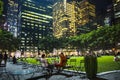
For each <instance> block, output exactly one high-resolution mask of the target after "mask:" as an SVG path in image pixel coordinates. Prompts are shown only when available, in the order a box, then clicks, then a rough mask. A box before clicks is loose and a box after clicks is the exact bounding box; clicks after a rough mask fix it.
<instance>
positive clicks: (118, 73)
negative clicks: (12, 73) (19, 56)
mask: <svg viewBox="0 0 120 80" xmlns="http://www.w3.org/2000/svg"><path fill="white" fill-rule="evenodd" d="M6 69H7V70H17V69H22V66H21V65H16V64H12V63H9V62H7V66H6ZM67 73H68V74H69V72H67ZM39 75H41V73H40V72H39V73H35V74H34V76H33V77H35V76H39ZM97 76H98V77H100V78H104V79H106V80H120V70H115V71H109V72H103V73H98V74H97ZM21 77H22V78H21V80H25V79H28V78H30V77H31V74H29V75H25V76H21ZM37 80H46V79H45V78H41V79H37ZM47 80H89V79H87V78H85V76H84V75H82V76H81V74H80V75H73V76H71V77H66V76H65V75H52V76H51V77H49V79H47Z"/></svg>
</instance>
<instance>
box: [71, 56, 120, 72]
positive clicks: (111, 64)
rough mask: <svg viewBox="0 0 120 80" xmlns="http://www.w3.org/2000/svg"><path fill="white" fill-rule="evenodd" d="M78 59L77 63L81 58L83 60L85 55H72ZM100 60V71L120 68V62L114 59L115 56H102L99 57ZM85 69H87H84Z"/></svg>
mask: <svg viewBox="0 0 120 80" xmlns="http://www.w3.org/2000/svg"><path fill="white" fill-rule="evenodd" d="M72 58H76V59H77V63H76V64H77V65H79V64H80V60H83V59H84V57H71V59H72ZM97 60H98V73H100V72H106V71H113V70H120V62H119V64H118V63H117V62H115V61H114V56H101V57H98V58H97ZM83 71H85V69H83Z"/></svg>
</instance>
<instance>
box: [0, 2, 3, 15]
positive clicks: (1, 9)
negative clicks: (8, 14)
mask: <svg viewBox="0 0 120 80" xmlns="http://www.w3.org/2000/svg"><path fill="white" fill-rule="evenodd" d="M2 12H3V1H1V0H0V16H1V15H2Z"/></svg>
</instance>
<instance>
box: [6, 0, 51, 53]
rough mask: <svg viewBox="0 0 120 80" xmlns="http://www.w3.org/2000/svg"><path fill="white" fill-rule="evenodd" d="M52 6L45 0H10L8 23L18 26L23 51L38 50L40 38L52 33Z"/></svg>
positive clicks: (18, 35) (17, 31)
mask: <svg viewBox="0 0 120 80" xmlns="http://www.w3.org/2000/svg"><path fill="white" fill-rule="evenodd" d="M10 4H11V5H10ZM51 6H52V3H50V2H49V1H45V0H9V9H8V25H9V27H12V25H13V26H15V27H16V33H17V34H16V36H17V37H19V38H20V39H21V46H20V50H21V51H26V52H38V51H39V47H38V44H39V40H40V39H41V38H44V37H46V36H51V35H52V7H51ZM10 23H11V24H12V25H10Z"/></svg>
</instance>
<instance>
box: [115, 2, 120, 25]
mask: <svg viewBox="0 0 120 80" xmlns="http://www.w3.org/2000/svg"><path fill="white" fill-rule="evenodd" d="M114 17H115V23H116V24H118V23H120V0H114Z"/></svg>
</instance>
